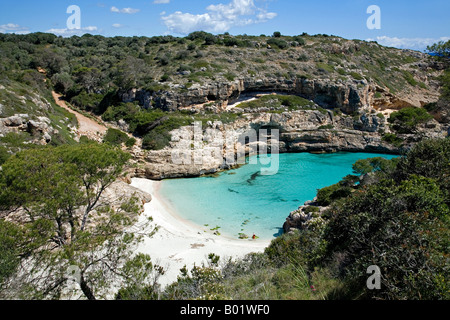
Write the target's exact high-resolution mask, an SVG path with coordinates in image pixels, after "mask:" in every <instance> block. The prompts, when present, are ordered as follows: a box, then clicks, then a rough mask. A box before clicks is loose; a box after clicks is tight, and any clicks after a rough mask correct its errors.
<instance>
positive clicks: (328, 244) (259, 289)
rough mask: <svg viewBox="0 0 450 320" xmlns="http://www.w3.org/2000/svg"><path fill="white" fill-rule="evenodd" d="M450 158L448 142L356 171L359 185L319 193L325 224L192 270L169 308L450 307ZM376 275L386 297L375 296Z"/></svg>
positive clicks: (171, 295) (364, 163) (359, 165)
mask: <svg viewBox="0 0 450 320" xmlns="http://www.w3.org/2000/svg"><path fill="white" fill-rule="evenodd" d="M449 150H450V140H449V139H442V140H427V141H423V142H421V143H419V144H418V145H417V146H416V147H414V148H413V149H412V150H411V151H410V152H409V153H408V154H407V155H406V156H405V157H401V158H397V159H393V160H385V159H382V158H373V159H367V160H361V161H358V162H356V163H355V165H354V167H353V168H354V174H355V175H352V176H349V177H346V179H344V180H343V181H342V182H341V183H339V184H337V185H335V186H331V187H328V188H324V189H322V190H320V191H319V193H318V196H319V199H320V200H321V201H323V203H326V204H327V205H329V209H328V210H327V211H326V212H325V213H324V214H323V215H322V216H321V217H320V218H317V223H314V224H311V226H310V227H308V228H307V229H304V230H301V231H298V232H296V233H293V234H285V235H283V236H282V237H279V238H277V239H275V240H273V241H272V243H271V245H270V246H269V247H268V248H267V249H266V250H265V252H264V253H261V254H250V255H248V256H247V257H245V258H244V259H241V260H238V261H234V262H232V261H225V262H223V263H222V267H219V266H218V265H217V259H216V261H215V263H213V262H212V261H211V262H210V263H209V264H207V265H202V266H200V267H195V268H194V269H193V270H191V272H190V273H189V271H188V270H187V269H184V270H182V274H181V276H180V277H179V278H178V281H177V282H176V283H174V284H172V285H171V286H170V287H169V288H168V290H167V291H166V292H164V294H163V296H164V298H165V299H238V300H239V299H242V300H244V299H256V300H264V299H307V300H322V299H376V300H380V299H383V300H384V299H386V300H404V299H426V300H427V299H433V300H434V299H437V300H447V299H449V284H448V277H449V270H448V262H447V259H448V254H449V252H448V249H449V244H450V242H449V227H450V220H449V217H450V210H449V204H450V201H449V199H450V198H449V195H450V188H449V185H450V183H449V182H450V181H449V173H450V166H449V160H450V152H449ZM367 175H370V176H371V177H372V179H371V180H370V181H368V182H367V181H366V179H363V180H364V181H366V182H364V184H355V182H356V181H359V180H360V177H361V178H362V177H365V176H367ZM349 182H351V183H350V184H349ZM312 208H315V207H312ZM311 211H313V212H317V211H318V209H311ZM242 236H243V237H244V236H245V235H242ZM372 265H377V266H378V267H379V268H380V270H381V289H380V290H369V289H368V288H367V286H366V281H367V278H368V277H369V275H368V274H367V268H368V267H369V266H372Z"/></svg>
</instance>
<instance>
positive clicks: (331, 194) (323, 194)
mask: <svg viewBox="0 0 450 320" xmlns="http://www.w3.org/2000/svg"><path fill="white" fill-rule="evenodd" d="M351 192H352V189H351V188H350V187H347V186H342V185H341V184H340V183H337V184H334V185H332V186H329V187H325V188H322V189H320V190H318V191H317V203H318V205H320V206H329V205H330V204H331V203H332V202H333V201H335V200H337V199H340V198H345V197H347V196H349V195H350V194H351Z"/></svg>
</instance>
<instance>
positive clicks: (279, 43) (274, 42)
mask: <svg viewBox="0 0 450 320" xmlns="http://www.w3.org/2000/svg"><path fill="white" fill-rule="evenodd" d="M267 44H268V45H270V46H272V47H274V48H279V49H287V48H288V47H289V44H288V43H287V42H286V41H284V40H282V39H279V38H271V39H269V40H267Z"/></svg>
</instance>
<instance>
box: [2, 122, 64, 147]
mask: <svg viewBox="0 0 450 320" xmlns="http://www.w3.org/2000/svg"><path fill="white" fill-rule="evenodd" d="M30 118H31V117H30V116H29V115H28V114H15V115H13V116H11V117H7V118H0V137H3V136H5V135H6V134H8V133H11V132H13V133H18V132H27V133H29V134H30V135H31V136H32V137H34V140H33V141H31V143H35V144H42V145H45V144H47V143H49V142H50V141H51V140H52V136H51V135H54V134H58V132H59V131H58V130H57V129H55V128H53V127H52V126H51V120H50V119H49V118H47V117H36V118H35V119H30Z"/></svg>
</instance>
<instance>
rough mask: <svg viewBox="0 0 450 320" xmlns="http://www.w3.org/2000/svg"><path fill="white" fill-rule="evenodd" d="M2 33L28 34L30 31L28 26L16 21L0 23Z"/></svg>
mask: <svg viewBox="0 0 450 320" xmlns="http://www.w3.org/2000/svg"><path fill="white" fill-rule="evenodd" d="M0 33H15V34H28V33H30V31H29V30H28V28H26V27H22V26H20V25H18V24H15V23H7V24H2V25H0Z"/></svg>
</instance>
